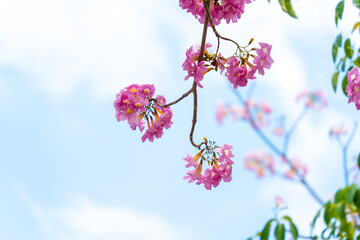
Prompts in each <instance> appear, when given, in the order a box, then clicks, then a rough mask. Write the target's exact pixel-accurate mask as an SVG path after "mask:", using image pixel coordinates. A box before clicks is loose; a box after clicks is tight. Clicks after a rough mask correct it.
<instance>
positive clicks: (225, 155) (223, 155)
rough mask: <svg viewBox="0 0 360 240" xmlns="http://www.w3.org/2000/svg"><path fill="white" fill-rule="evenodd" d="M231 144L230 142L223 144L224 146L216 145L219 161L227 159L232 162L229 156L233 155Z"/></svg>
mask: <svg viewBox="0 0 360 240" xmlns="http://www.w3.org/2000/svg"><path fill="white" fill-rule="evenodd" d="M232 148H233V146H232V145H230V144H224V147H218V149H217V152H218V153H220V157H219V161H220V162H225V161H229V162H232V160H231V158H233V157H234V154H233V153H232V151H231V150H232Z"/></svg>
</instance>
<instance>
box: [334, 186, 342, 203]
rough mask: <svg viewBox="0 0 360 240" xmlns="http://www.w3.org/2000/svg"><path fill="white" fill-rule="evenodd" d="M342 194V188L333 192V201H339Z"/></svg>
mask: <svg viewBox="0 0 360 240" xmlns="http://www.w3.org/2000/svg"><path fill="white" fill-rule="evenodd" d="M342 196H343V189H339V190H338V191H337V192H336V194H335V198H334V203H338V202H340V201H341V199H342Z"/></svg>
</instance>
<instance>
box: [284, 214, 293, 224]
mask: <svg viewBox="0 0 360 240" xmlns="http://www.w3.org/2000/svg"><path fill="white" fill-rule="evenodd" d="M283 219H285V220H286V221H288V222H289V223H292V219H291V217H289V216H284V217H283Z"/></svg>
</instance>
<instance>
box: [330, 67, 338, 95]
mask: <svg viewBox="0 0 360 240" xmlns="http://www.w3.org/2000/svg"><path fill="white" fill-rule="evenodd" d="M338 78H339V71H336V72H335V73H334V75H333V76H332V80H331V83H332V87H333V89H334V92H336V87H337V82H338Z"/></svg>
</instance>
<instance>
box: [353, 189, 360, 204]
mask: <svg viewBox="0 0 360 240" xmlns="http://www.w3.org/2000/svg"><path fill="white" fill-rule="evenodd" d="M354 203H355V205H356V207H357V208H358V209H360V189H357V190H356V193H355V197H354Z"/></svg>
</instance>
